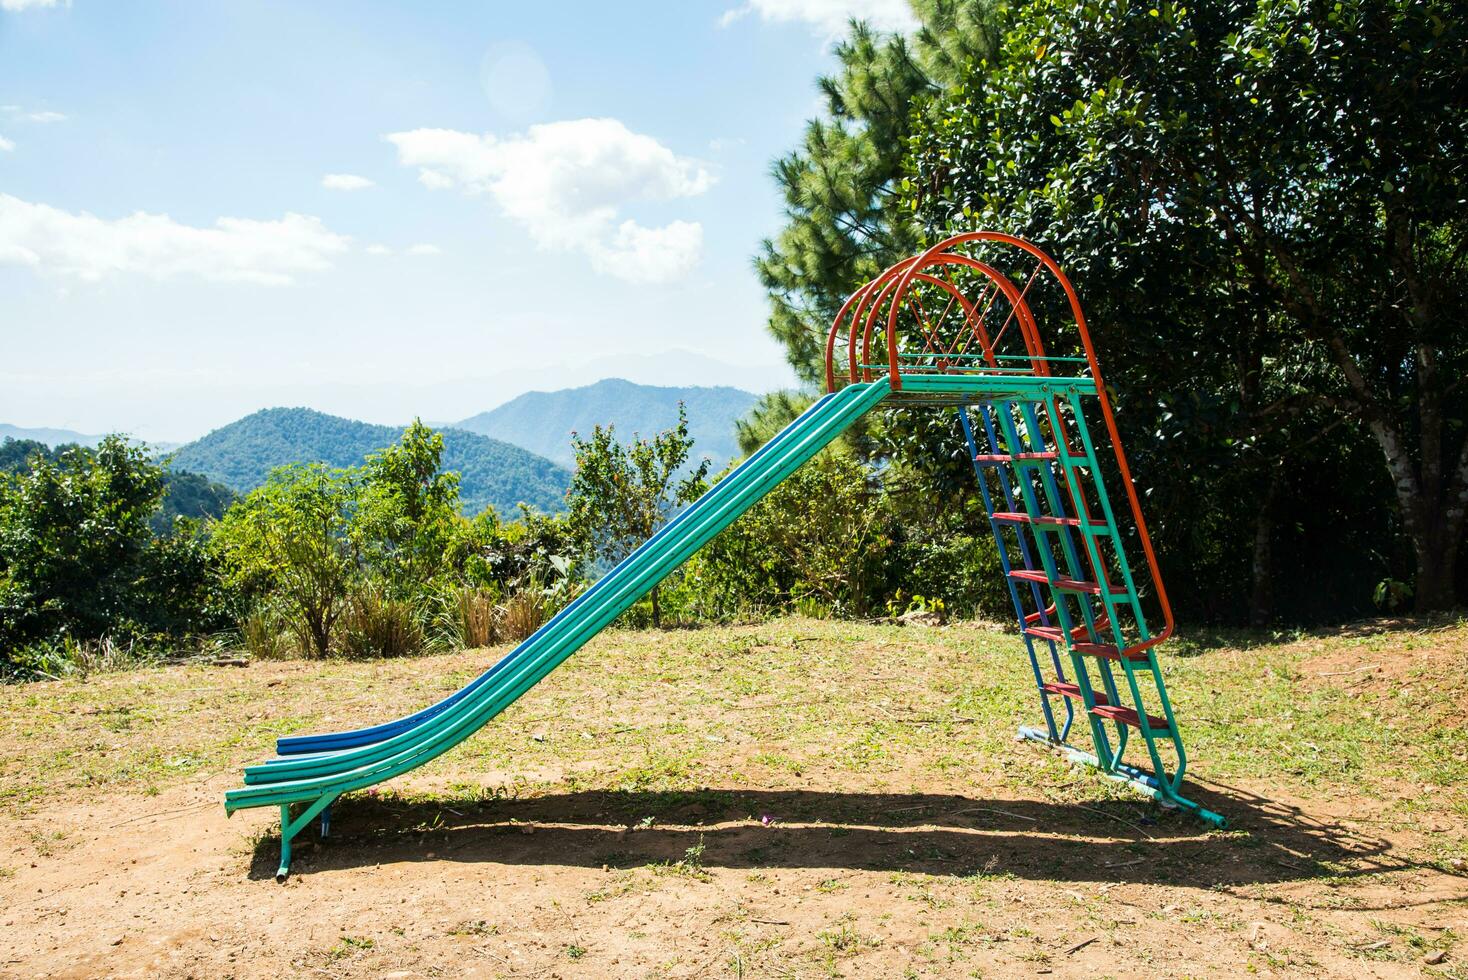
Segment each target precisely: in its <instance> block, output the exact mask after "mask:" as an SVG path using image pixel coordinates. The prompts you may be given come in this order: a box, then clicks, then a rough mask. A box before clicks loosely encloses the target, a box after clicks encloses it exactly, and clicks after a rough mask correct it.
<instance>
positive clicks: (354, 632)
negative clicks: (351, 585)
mask: <svg viewBox="0 0 1468 980" xmlns="http://www.w3.org/2000/svg"><path fill="white" fill-rule="evenodd" d="M340 637H341V639H340V651H341V652H342V653H343V654H345V655H346V656H347V657H350V658H352V659H364V658H367V657H405V656H409V655H411V654H415V653H421V652H422V651H423V647H424V638H423V628H422V626H421V625H420V624H419V622H418V616H417V615H416V612H415V610H414V609H413V606H412V604H411V603H409V602H406V601H404V600H402V599H394V598H392V597H391V596H388V595H387V594H386V593H385V592H384V591H383V590H382V589H380V588H378V587H377V586H373V585H362V586H359V587H358V588H357V589H355V590H354V591H353V592H352V594H351V595H350V596H349V597H348V598H347V602H346V608H345V610H344V611H343V613H342V617H341V624H340Z"/></svg>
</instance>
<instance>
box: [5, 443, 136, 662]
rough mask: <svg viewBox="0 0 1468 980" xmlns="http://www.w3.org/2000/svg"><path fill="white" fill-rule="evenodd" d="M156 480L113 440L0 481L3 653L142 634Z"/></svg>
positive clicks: (33, 462)
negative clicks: (49, 641) (44, 642)
mask: <svg viewBox="0 0 1468 980" xmlns="http://www.w3.org/2000/svg"><path fill="white" fill-rule="evenodd" d="M162 493H163V474H162V471H161V470H160V469H159V468H158V467H157V466H156V465H154V464H153V463H152V462H151V461H150V460H149V459H148V456H147V454H146V453H145V452H144V451H143V450H142V449H140V448H138V447H136V446H130V445H129V444H128V443H127V441H126V440H124V439H123V438H121V437H120V436H108V437H107V438H106V439H104V440H103V441H102V443H101V444H100V445H99V446H98V447H97V448H96V449H95V450H90V449H83V448H80V447H70V448H67V449H66V450H64V451H63V452H61V453H60V456H59V458H58V459H54V460H53V459H52V458H51V457H50V456H49V455H47V454H45V453H32V454H31V455H30V462H29V467H28V468H27V469H26V470H25V471H24V472H22V473H19V474H13V475H8V476H3V477H0V650H12V649H14V648H15V647H17V646H20V645H22V644H24V643H27V642H31V641H33V640H37V639H42V638H51V637H56V636H60V635H63V634H65V635H69V636H72V637H74V638H76V639H98V638H100V637H103V636H106V635H108V634H109V633H118V632H121V633H138V632H144V631H147V630H148V629H149V627H150V624H151V619H152V616H151V613H152V611H151V610H149V609H148V608H147V606H146V605H145V604H144V603H143V602H141V601H140V589H139V582H140V579H142V578H143V577H144V567H145V560H146V556H147V552H148V548H149V545H150V543H151V542H152V540H153V535H152V532H151V531H150V530H149V527H148V517H149V515H151V514H152V512H153V510H154V509H155V508H156V507H157V506H158V500H159V498H160V497H161V496H162Z"/></svg>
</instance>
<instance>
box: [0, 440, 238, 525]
mask: <svg viewBox="0 0 1468 980" xmlns="http://www.w3.org/2000/svg"><path fill="white" fill-rule="evenodd" d="M73 448H85V447H80V446H75V445H64V446H58V447H57V448H55V449H52V448H51V447H50V446H47V445H46V444H45V443H43V442H37V441H35V440H34V439H5V440H4V441H0V473H24V472H26V471H27V470H29V469H30V461H31V460H32V459H33V458H37V457H39V458H43V459H46V460H49V461H51V462H52V463H57V462H60V460H61V455H62V453H63V452H65V451H66V450H68V449H73ZM234 499H235V493H234V491H233V490H231V489H229V487H226V486H224V485H222V484H219V483H215V482H214V481H212V480H210V479H209V478H208V477H206V476H202V475H200V474H198V473H190V472H187V471H186V470H175V469H171V468H165V469H164V471H163V498H162V500H161V501H160V502H159V504H158V509H157V510H155V511H154V512H153V515H152V517H150V518H149V521H148V523H149V525H150V526H151V527H152V528H153V533H155V534H160V535H164V534H168V533H169V531H170V530H171V529H172V527H173V523H174V521H175V520H177V519H178V518H180V517H187V518H192V519H195V520H201V521H207V520H218V519H219V518H221V517H223V516H224V512H225V510H226V509H228V507H229V505H230V504H231V503H233V502H234Z"/></svg>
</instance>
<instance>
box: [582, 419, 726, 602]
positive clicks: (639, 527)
mask: <svg viewBox="0 0 1468 980" xmlns="http://www.w3.org/2000/svg"><path fill="white" fill-rule="evenodd" d="M571 439H572V444H573V445H574V446H575V450H576V472H575V474H574V475H573V476H572V478H571V489H570V490H569V491H567V494H566V497H567V500H568V501H569V502H570V505H571V513H570V526H571V528H572V530H573V531H574V532H575V533H576V534H577V535H578V536H579V538H580V539H581V540H582V541H583V542H585V544H586V546H587V548H588V549H589V550H590V552H591V553H592V554H593V555H595V556H596V557H598V558H600V559H602V560H604V561H608V562H618V561H621V560H622V559H623V558H624V557H626V556H627V555H628V554H629V553H631V551H632V550H633V549H634V548H636V547H637V546H638V545H640V544H641V543H642V542H644V541H646V540H647V539H648V538H650V537H652V535H653V534H654V533H655V532H656V531H657V529H658V528H659V527H661V526H662V525H663V523H664V522H665V521H667V519H668V517H669V516H670V514H671V513H672V511H673V509H674V508H675V507H677V506H678V505H680V504H685V503H688V502H689V501H692V500H694V499H696V498H697V497H698V495H699V494H701V493H702V492H703V490H704V487H705V483H704V481H705V478H706V477H707V475H708V467H709V463H708V460H706V459H705V460H703V461H701V462H700V463H699V464H698V465H697V466H694V467H693V468H692V469H691V470H690V471H688V472H686V473H685V475H683V476H682V477H681V478H679V476H678V474H679V473H680V472H681V471H683V469H684V464H686V463H687V462H688V453H689V450H690V449H691V448H692V446H693V440H692V439H690V438H689V436H688V415H687V413H686V412H685V411H684V410H683V408H682V407H681V406H680V407H679V409H678V425H677V428H674V429H667V430H665V431H663V432H660V433H658V434H656V435H655V436H653V437H652V438H651V439H641V438H637V437H636V436H634V438H633V440H632V442H631V443H629V444H627V445H625V446H624V445H623V444H622V443H620V442H618V441H617V439H616V433H615V430H614V429H613V427H612V426H607V427H606V428H603V427H601V426H599V425H598V426H596V427H595V428H593V429H592V432H591V437H590V438H589V439H582V438H581V437H580V436H579V435H577V434H575V433H572V436H571ZM652 618H653V624H654V625H661V611H660V609H659V597H658V590H657V588H656V587H654V588H653V590H652Z"/></svg>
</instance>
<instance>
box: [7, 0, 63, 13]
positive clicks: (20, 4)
mask: <svg viewBox="0 0 1468 980" xmlns="http://www.w3.org/2000/svg"><path fill="white" fill-rule="evenodd" d="M58 2H59V0H0V10H9V11H19V10H25V9H26V8H28V7H55V6H56V5H57V4H58ZM65 5H66V6H68V7H70V6H71V0H66V4H65Z"/></svg>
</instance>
